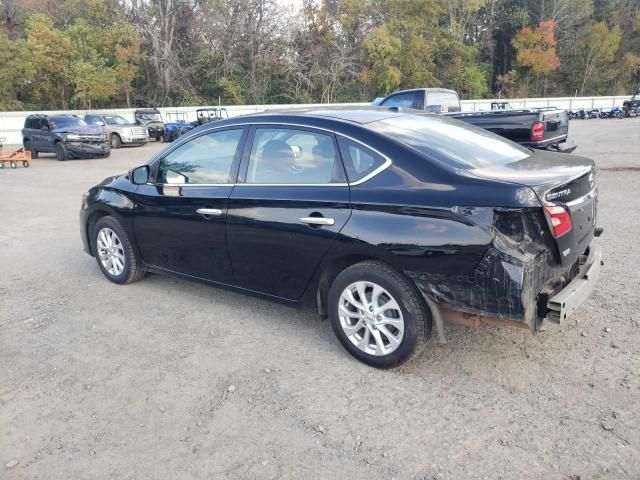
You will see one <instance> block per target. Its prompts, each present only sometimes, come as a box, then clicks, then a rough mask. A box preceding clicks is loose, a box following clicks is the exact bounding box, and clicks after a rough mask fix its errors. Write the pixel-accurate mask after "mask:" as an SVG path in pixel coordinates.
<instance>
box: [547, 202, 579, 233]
mask: <svg viewBox="0 0 640 480" xmlns="http://www.w3.org/2000/svg"><path fill="white" fill-rule="evenodd" d="M544 211H545V212H547V217H548V218H549V223H551V229H552V231H553V236H554V237H555V238H559V237H561V236H563V235H564V234H565V233H567V232H569V231H570V230H571V229H572V228H573V224H572V223H571V216H570V215H569V212H567V210H566V209H565V208H564V207H558V206H556V205H554V206H551V207H544Z"/></svg>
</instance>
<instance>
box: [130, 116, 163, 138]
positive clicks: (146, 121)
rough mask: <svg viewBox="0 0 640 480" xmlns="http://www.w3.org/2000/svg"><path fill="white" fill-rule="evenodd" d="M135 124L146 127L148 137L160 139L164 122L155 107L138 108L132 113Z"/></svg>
mask: <svg viewBox="0 0 640 480" xmlns="http://www.w3.org/2000/svg"><path fill="white" fill-rule="evenodd" d="M133 116H134V118H135V121H136V125H142V126H143V127H146V129H147V133H148V134H149V137H151V138H155V139H156V142H159V141H161V140H162V136H163V135H164V122H163V120H162V114H161V113H160V110H158V109H157V108H139V109H138V110H136V111H135V112H134V113H133Z"/></svg>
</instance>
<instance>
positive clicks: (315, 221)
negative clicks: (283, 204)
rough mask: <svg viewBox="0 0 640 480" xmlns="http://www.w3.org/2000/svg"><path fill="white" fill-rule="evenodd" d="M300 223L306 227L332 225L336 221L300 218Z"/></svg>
mask: <svg viewBox="0 0 640 480" xmlns="http://www.w3.org/2000/svg"><path fill="white" fill-rule="evenodd" d="M300 221H301V222H302V223H306V224H307V225H333V224H334V223H336V221H335V220H334V219H333V218H324V217H302V218H301V219H300Z"/></svg>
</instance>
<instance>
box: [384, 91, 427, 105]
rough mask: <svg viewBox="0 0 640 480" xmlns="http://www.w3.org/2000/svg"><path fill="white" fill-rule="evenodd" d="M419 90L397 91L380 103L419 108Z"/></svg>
mask: <svg viewBox="0 0 640 480" xmlns="http://www.w3.org/2000/svg"><path fill="white" fill-rule="evenodd" d="M419 99H420V95H419V92H407V93H398V94H397V95H393V96H391V97H389V98H387V99H386V100H385V101H384V102H382V103H381V105H382V106H383V107H401V108H420V105H419Z"/></svg>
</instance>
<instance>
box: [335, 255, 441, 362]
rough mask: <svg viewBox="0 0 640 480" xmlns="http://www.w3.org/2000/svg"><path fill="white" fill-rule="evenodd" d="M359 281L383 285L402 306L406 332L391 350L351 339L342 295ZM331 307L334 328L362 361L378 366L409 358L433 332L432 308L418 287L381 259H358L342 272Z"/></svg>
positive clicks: (342, 341)
mask: <svg viewBox="0 0 640 480" xmlns="http://www.w3.org/2000/svg"><path fill="white" fill-rule="evenodd" d="M358 281H365V282H373V283H375V284H377V285H379V286H381V287H382V288H383V289H385V290H386V291H388V292H389V293H390V294H391V296H392V297H393V299H394V300H396V302H397V304H398V306H399V307H400V310H401V312H402V317H403V320H404V333H403V336H402V339H401V341H400V344H399V346H398V347H397V348H396V349H395V350H393V351H392V352H391V353H388V354H386V355H379V356H376V355H372V354H369V353H366V352H364V351H362V350H360V349H359V348H358V347H357V346H356V345H354V344H353V343H351V341H350V340H349V338H348V337H347V335H346V333H345V332H344V330H343V329H342V326H341V323H340V317H339V315H338V309H339V306H340V296H341V295H342V293H343V291H344V290H345V289H346V288H347V287H348V286H349V285H351V284H353V283H355V282H358ZM328 310H329V319H330V322H331V328H332V329H333V332H334V333H335V335H336V337H337V338H338V340H339V341H340V343H341V344H342V346H343V347H344V348H345V349H346V350H347V351H348V352H349V353H351V355H353V356H354V357H355V358H357V359H358V360H360V361H361V362H364V363H366V364H367V365H370V366H372V367H376V368H390V367H395V366H397V365H400V364H402V363H404V362H406V361H408V360H409V359H411V358H412V357H413V356H414V355H416V354H417V353H418V352H420V350H421V349H422V348H423V347H424V344H425V343H426V341H427V339H428V338H429V336H430V335H431V323H432V322H431V312H430V310H429V308H428V307H427V305H426V302H425V301H424V299H423V298H422V297H421V296H420V293H419V292H418V291H417V289H416V287H415V286H414V285H412V284H411V283H410V282H409V280H407V279H406V278H405V277H404V276H403V275H402V274H401V273H399V272H397V271H396V270H394V269H393V268H391V267H390V266H388V265H386V264H384V263H382V262H378V261H373V260H367V261H364V262H361V263H357V264H355V265H352V266H351V267H349V268H347V269H345V270H344V271H343V272H342V273H340V274H339V275H338V277H337V278H336V279H335V280H334V282H333V284H332V285H331V288H330V290H329V298H328Z"/></svg>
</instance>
